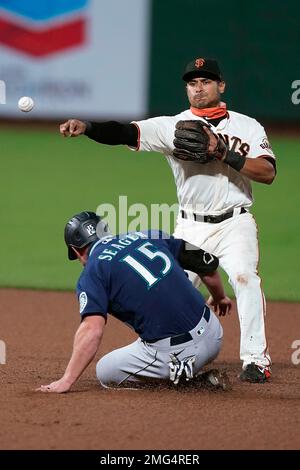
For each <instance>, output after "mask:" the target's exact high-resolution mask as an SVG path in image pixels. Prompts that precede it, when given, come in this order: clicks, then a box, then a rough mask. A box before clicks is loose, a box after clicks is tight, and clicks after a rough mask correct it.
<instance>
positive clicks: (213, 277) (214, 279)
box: [200, 271, 225, 302]
mask: <svg viewBox="0 0 300 470" xmlns="http://www.w3.org/2000/svg"><path fill="white" fill-rule="evenodd" d="M200 277H201V279H202V282H203V283H204V284H205V285H206V287H207V289H208V291H209V293H210V294H211V296H212V297H213V299H214V300H215V301H216V302H218V301H219V300H221V299H223V298H224V297H225V292H224V287H223V284H222V280H221V277H220V274H219V273H218V271H214V272H212V273H210V274H205V275H200Z"/></svg>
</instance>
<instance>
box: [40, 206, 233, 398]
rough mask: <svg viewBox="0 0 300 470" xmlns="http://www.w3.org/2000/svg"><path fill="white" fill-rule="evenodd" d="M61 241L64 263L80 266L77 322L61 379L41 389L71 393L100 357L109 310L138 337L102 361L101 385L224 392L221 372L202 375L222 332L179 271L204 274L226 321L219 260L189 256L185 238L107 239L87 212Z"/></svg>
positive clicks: (138, 235)
mask: <svg viewBox="0 0 300 470" xmlns="http://www.w3.org/2000/svg"><path fill="white" fill-rule="evenodd" d="M65 241H66V244H67V246H68V257H69V259H71V260H74V259H79V261H80V262H81V263H82V265H83V266H84V270H83V272H82V274H81V276H80V278H79V281H78V284H77V294H78V299H79V306H80V315H81V320H82V321H81V324H80V326H79V328H78V330H77V332H76V335H75V339H74V348H73V354H72V357H71V359H70V361H69V364H68V366H67V368H66V371H65V373H64V375H63V377H62V378H61V379H59V380H58V381H55V382H52V383H50V384H49V385H42V386H41V387H40V388H39V389H38V390H40V391H42V392H56V393H62V392H67V391H68V390H69V389H70V388H71V386H72V385H73V384H74V383H75V381H76V380H77V379H78V377H79V376H80V375H81V374H82V372H83V371H84V370H85V368H86V367H87V366H88V364H89V363H90V362H91V360H92V359H93V358H94V356H95V354H96V352H97V349H98V347H99V344H100V341H101V338H102V335H103V331H104V327H105V324H106V320H107V314H108V312H109V313H111V314H112V315H114V316H115V317H116V318H118V319H119V320H121V321H122V322H124V323H126V324H127V325H129V326H130V327H131V328H133V329H134V330H135V331H136V333H137V334H138V335H139V338H138V340H137V341H135V342H134V343H132V344H129V345H128V346H126V347H123V348H120V349H117V350H115V351H112V352H110V353H109V354H107V355H106V356H104V357H102V359H100V361H99V362H98V364H97V368H96V373H97V377H98V379H99V381H100V383H101V384H102V386H104V387H127V388H128V387H129V388H132V387H135V386H142V385H148V383H149V381H153V380H154V379H155V380H156V381H157V380H158V381H165V382H169V381H170V380H171V381H172V382H174V384H177V383H178V382H179V381H180V380H192V379H194V377H195V376H197V379H194V380H196V381H197V383H200V384H201V383H203V381H204V383H206V382H207V381H208V382H209V383H210V384H211V385H214V386H217V387H221V388H224V386H226V384H227V381H226V376H224V373H221V372H217V371H216V370H212V371H208V372H206V373H204V374H203V375H202V374H201V375H199V372H200V371H201V369H202V367H203V366H204V365H205V364H208V363H209V362H211V361H212V360H213V359H214V358H215V357H216V356H217V355H218V353H219V351H220V347H221V343H222V337H223V330H222V327H221V324H220V322H219V320H218V318H217V317H216V316H215V315H214V313H213V312H212V311H211V310H210V309H209V308H208V306H207V305H205V301H204V299H203V297H202V295H201V294H200V293H199V292H198V291H197V289H195V288H194V287H193V285H192V284H191V282H190V281H189V280H188V278H187V277H186V275H185V272H184V271H183V269H182V268H181V267H180V265H181V266H182V267H185V268H187V269H192V270H193V271H195V272H197V273H198V274H199V275H201V277H202V279H203V281H204V282H205V284H206V285H207V287H208V289H209V290H210V292H211V294H212V296H213V298H214V301H215V303H216V304H217V305H218V307H219V311H220V315H225V314H226V313H227V312H229V311H230V308H231V301H230V299H228V298H227V297H226V296H225V294H224V290H223V286H222V283H221V281H220V277H219V275H218V273H217V271H216V268H217V266H218V259H217V258H216V257H214V256H212V255H210V254H209V253H206V252H204V251H202V250H198V249H196V250H194V251H193V250H186V247H185V245H186V244H185V243H184V242H183V241H182V240H178V239H175V238H173V237H166V234H163V233H162V232H157V231H149V232H133V233H127V234H124V235H119V236H110V235H109V234H108V230H107V226H106V224H104V222H103V221H102V220H101V219H100V217H98V216H97V215H96V214H95V213H94V212H88V211H87V212H81V213H80V214H77V215H75V216H74V217H72V219H71V220H70V221H69V222H68V223H67V225H66V227H65ZM170 292H172V296H170Z"/></svg>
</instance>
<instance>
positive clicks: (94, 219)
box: [65, 211, 110, 260]
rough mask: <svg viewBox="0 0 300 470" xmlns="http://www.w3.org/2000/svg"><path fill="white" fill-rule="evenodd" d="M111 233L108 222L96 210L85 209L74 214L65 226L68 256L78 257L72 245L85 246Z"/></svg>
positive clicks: (71, 257)
mask: <svg viewBox="0 0 300 470" xmlns="http://www.w3.org/2000/svg"><path fill="white" fill-rule="evenodd" d="M109 234H110V233H109V229H108V225H107V223H105V222H104V221H103V220H102V219H101V217H99V215H97V214H95V212H90V211H84V212H80V214H76V215H74V216H73V217H72V219H70V220H69V222H68V223H67V224H66V226H65V242H66V245H67V247H68V258H69V259H71V260H74V259H77V256H76V254H75V252H74V250H72V246H74V248H84V247H85V246H87V245H90V244H91V243H93V242H94V241H96V240H99V238H102V237H105V236H106V235H109Z"/></svg>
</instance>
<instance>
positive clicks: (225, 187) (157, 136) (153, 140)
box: [134, 110, 275, 215]
mask: <svg viewBox="0 0 300 470" xmlns="http://www.w3.org/2000/svg"><path fill="white" fill-rule="evenodd" d="M196 119H199V120H204V119H203V118H201V117H198V116H196V115H195V114H193V113H192V111H191V110H186V111H183V112H182V113H180V114H177V115H176V116H161V117H155V118H151V119H147V120H144V121H134V124H136V125H137V126H138V129H139V143H138V148H137V149H136V150H141V151H143V150H146V151H154V152H160V153H163V154H164V155H165V157H166V158H167V160H168V162H169V165H170V166H171V168H172V171H173V174H174V178H175V182H176V186H177V196H178V201H179V205H180V209H183V210H184V211H186V212H189V213H190V212H194V213H197V214H199V215H205V214H210V215H219V214H222V213H225V212H229V211H231V210H232V209H234V208H237V207H250V206H251V205H252V202H253V197H252V190H251V182H250V179H249V178H247V177H246V176H244V175H242V174H241V173H239V172H238V171H236V170H234V169H233V168H231V167H230V166H229V165H226V164H224V163H223V162H220V161H213V162H210V163H208V164H200V163H196V162H195V163H194V162H186V161H183V160H178V159H176V158H174V157H173V150H174V144H173V140H174V132H175V125H176V123H177V122H178V121H180V120H196ZM208 122H209V121H208ZM212 130H213V131H214V132H216V133H218V134H220V135H222V136H223V137H224V138H225V140H226V142H227V143H228V145H229V148H230V149H231V150H234V151H236V152H238V153H240V154H241V155H243V156H245V157H247V158H258V157H261V156H262V155H264V156H268V157H271V158H275V156H274V154H273V152H272V149H271V147H270V144H269V143H268V139H267V136H266V133H265V130H264V128H263V127H262V126H261V125H260V124H259V123H258V122H257V121H256V120H255V119H252V118H250V117H248V116H245V115H243V114H240V113H236V112H234V111H228V112H227V116H226V117H224V119H222V120H221V121H220V122H219V124H218V125H217V126H216V127H213V128H212Z"/></svg>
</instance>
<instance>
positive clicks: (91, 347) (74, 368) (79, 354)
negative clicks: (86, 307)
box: [37, 316, 105, 393]
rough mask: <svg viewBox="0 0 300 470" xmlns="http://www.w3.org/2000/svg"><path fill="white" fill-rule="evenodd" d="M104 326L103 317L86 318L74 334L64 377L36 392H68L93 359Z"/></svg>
mask: <svg viewBox="0 0 300 470" xmlns="http://www.w3.org/2000/svg"><path fill="white" fill-rule="evenodd" d="M104 326H105V320H104V318H103V317H101V316H91V317H86V318H85V319H84V320H83V322H82V323H81V324H80V326H79V328H78V330H77V332H76V334H75V337H74V344H73V352H72V356H71V359H70V361H69V364H68V365H67V368H66V370H65V373H64V375H63V376H62V377H61V378H60V379H59V380H57V381H55V382H52V383H51V384H49V385H42V386H41V387H40V388H38V389H37V390H39V391H41V392H55V393H64V392H67V391H68V390H70V388H71V387H72V385H73V384H74V383H75V382H76V380H78V378H79V377H80V376H81V374H82V373H83V371H84V370H85V369H86V368H87V366H88V365H89V364H90V363H91V361H92V360H93V358H94V357H95V354H96V352H97V350H98V348H99V345H100V342H101V338H102V334H103V329H104Z"/></svg>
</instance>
